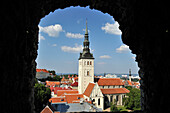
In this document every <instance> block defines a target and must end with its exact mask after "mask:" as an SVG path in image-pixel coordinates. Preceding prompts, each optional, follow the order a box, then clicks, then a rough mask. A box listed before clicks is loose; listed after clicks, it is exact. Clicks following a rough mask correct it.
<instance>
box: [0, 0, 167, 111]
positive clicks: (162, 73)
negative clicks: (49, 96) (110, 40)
mask: <svg viewBox="0 0 170 113" xmlns="http://www.w3.org/2000/svg"><path fill="white" fill-rule="evenodd" d="M78 5H80V6H82V7H83V6H87V5H90V8H92V9H93V8H94V9H97V10H100V11H102V12H103V13H106V12H107V13H109V14H110V15H112V16H114V19H115V20H116V21H118V22H119V24H120V29H121V30H122V40H123V42H124V43H125V44H127V45H129V47H130V49H131V50H132V53H134V54H136V55H137V58H136V61H137V62H138V66H139V68H140V71H139V74H140V77H141V84H142V85H141V94H142V96H141V104H142V110H143V111H145V112H147V113H155V112H157V113H158V112H159V113H163V112H168V111H170V107H169V106H168V104H167V102H168V103H169V101H170V98H169V95H170V92H169V91H168V89H170V85H169V81H170V76H169V67H170V58H169V55H167V54H168V51H169V49H170V44H169V41H168V37H169V27H170V23H169V20H170V19H169V16H170V13H169V6H168V2H165V1H160V0H154V1H151V0H150V1H149V0H142V1H139V0H107V1H106V0H17V1H12V0H11V1H3V2H2V3H1V6H2V7H1V41H0V65H1V84H2V85H1V95H2V96H1V100H2V103H3V104H2V106H1V112H2V113H11V112H15V113H21V112H22V113H34V99H33V85H34V83H33V81H34V77H35V72H36V71H35V68H36V62H35V59H36V57H37V49H38V46H37V44H38V24H39V21H40V19H41V18H43V17H44V16H45V15H47V14H49V13H50V12H51V11H54V10H56V9H58V8H61V9H63V8H66V7H69V6H78Z"/></svg>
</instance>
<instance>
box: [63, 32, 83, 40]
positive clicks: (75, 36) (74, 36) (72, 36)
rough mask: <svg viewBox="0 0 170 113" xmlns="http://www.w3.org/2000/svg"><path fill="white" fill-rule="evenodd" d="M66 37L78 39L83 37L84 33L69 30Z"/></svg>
mask: <svg viewBox="0 0 170 113" xmlns="http://www.w3.org/2000/svg"><path fill="white" fill-rule="evenodd" d="M66 37H68V38H76V39H78V38H83V37H84V35H82V34H80V33H75V34H74V33H69V32H67V33H66Z"/></svg>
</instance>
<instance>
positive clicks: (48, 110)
mask: <svg viewBox="0 0 170 113" xmlns="http://www.w3.org/2000/svg"><path fill="white" fill-rule="evenodd" d="M41 113H53V111H52V110H51V109H50V108H49V107H48V106H46V107H45V108H44V109H43V110H42V111H41Z"/></svg>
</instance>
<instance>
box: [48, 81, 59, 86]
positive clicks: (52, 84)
mask: <svg viewBox="0 0 170 113" xmlns="http://www.w3.org/2000/svg"><path fill="white" fill-rule="evenodd" d="M45 82H46V85H47V86H54V85H60V82H57V81H45Z"/></svg>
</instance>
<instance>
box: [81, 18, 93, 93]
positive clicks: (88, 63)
mask: <svg viewBox="0 0 170 113" xmlns="http://www.w3.org/2000/svg"><path fill="white" fill-rule="evenodd" d="M84 37H85V38H84V42H83V46H84V47H83V53H80V57H79V69H78V70H79V71H78V75H79V79H78V91H79V93H80V94H82V93H84V91H85V89H86V88H87V85H88V84H89V82H93V81H94V57H93V54H92V53H90V49H89V44H90V42H89V39H88V37H89V36H88V29H87V20H86V32H85V36H84Z"/></svg>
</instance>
